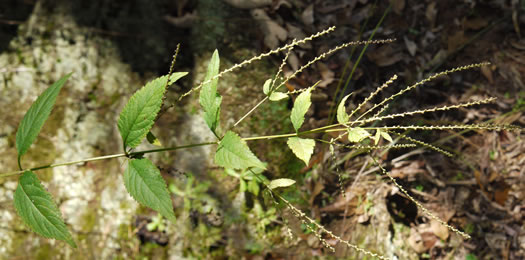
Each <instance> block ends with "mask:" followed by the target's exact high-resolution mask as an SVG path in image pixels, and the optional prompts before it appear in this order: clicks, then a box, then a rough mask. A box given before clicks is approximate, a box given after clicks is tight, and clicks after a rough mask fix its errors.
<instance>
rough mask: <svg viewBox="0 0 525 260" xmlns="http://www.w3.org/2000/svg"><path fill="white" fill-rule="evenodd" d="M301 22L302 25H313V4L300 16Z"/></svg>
mask: <svg viewBox="0 0 525 260" xmlns="http://www.w3.org/2000/svg"><path fill="white" fill-rule="evenodd" d="M301 20H302V21H303V24H304V25H312V24H314V4H310V5H309V6H308V7H306V9H304V11H303V13H302V14H301Z"/></svg>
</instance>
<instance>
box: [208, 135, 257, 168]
mask: <svg viewBox="0 0 525 260" xmlns="http://www.w3.org/2000/svg"><path fill="white" fill-rule="evenodd" d="M215 163H216V164H217V165H219V166H222V167H224V168H233V169H242V170H244V169H246V168H249V167H257V168H261V169H266V167H265V166H264V164H263V163H262V162H261V161H260V160H259V159H258V158H257V157H256V156H255V155H254V154H253V153H252V151H250V148H249V147H248V145H247V144H246V142H245V141H244V140H242V139H241V137H239V136H238V135H237V134H236V133H234V132H232V131H228V132H227V133H226V135H224V138H222V140H221V141H220V142H219V146H218V147H217V152H216V153H215Z"/></svg>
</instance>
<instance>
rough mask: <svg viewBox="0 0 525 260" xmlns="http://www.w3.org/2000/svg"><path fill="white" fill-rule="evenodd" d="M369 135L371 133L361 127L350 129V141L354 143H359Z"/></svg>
mask: <svg viewBox="0 0 525 260" xmlns="http://www.w3.org/2000/svg"><path fill="white" fill-rule="evenodd" d="M369 136H370V133H369V132H368V131H366V130H365V129H363V128H361V127H354V128H350V129H348V141H350V142H352V143H359V142H361V141H363V140H364V139H365V138H367V137H369Z"/></svg>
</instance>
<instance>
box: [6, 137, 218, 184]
mask: <svg viewBox="0 0 525 260" xmlns="http://www.w3.org/2000/svg"><path fill="white" fill-rule="evenodd" d="M212 144H217V142H208V143H199V144H189V145H183V146H175V147H167V148H159V149H152V150H145V151H138V152H132V153H128V154H126V153H119V154H111V155H104V156H98V157H92V158H87V159H82V160H78V161H70V162H64V163H54V164H48V165H43V166H38V167H35V168H31V169H27V170H19V171H14V172H8V173H2V174H0V178H3V177H9V176H14V175H18V174H21V173H23V172H25V171H38V170H42V169H48V168H54V167H59V166H66V165H73V164H79V163H85V162H92V161H100V160H107V159H113V158H119V157H127V156H133V155H139V154H147V153H157V152H165V151H173V150H179V149H185V148H192V147H198V146H205V145H212Z"/></svg>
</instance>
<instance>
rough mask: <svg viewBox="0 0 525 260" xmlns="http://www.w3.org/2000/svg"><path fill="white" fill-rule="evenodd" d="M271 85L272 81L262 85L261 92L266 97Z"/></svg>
mask: <svg viewBox="0 0 525 260" xmlns="http://www.w3.org/2000/svg"><path fill="white" fill-rule="evenodd" d="M271 85H272V79H267V80H266V81H265V82H264V85H263V92H264V94H265V95H268V93H270V86H271Z"/></svg>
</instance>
